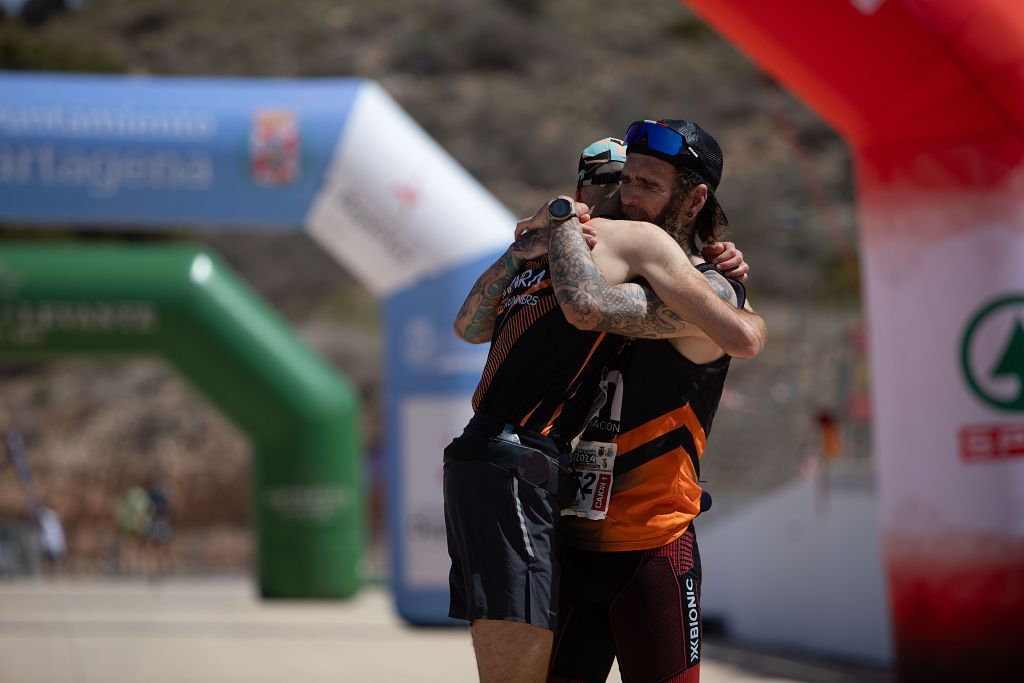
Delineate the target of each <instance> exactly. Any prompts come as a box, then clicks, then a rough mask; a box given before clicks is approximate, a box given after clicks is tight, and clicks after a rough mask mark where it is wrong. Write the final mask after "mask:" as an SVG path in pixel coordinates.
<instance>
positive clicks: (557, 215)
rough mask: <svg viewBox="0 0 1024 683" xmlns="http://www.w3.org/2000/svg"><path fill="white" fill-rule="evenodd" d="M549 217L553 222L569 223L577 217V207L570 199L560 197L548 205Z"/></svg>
mask: <svg viewBox="0 0 1024 683" xmlns="http://www.w3.org/2000/svg"><path fill="white" fill-rule="evenodd" d="M548 215H549V216H551V219H552V220H556V221H567V220H569V219H570V218H572V217H573V216H575V215H576V205H575V204H573V203H572V202H570V201H569V200H568V199H563V198H562V197H559V198H558V199H556V200H554V201H552V202H551V203H550V204H548Z"/></svg>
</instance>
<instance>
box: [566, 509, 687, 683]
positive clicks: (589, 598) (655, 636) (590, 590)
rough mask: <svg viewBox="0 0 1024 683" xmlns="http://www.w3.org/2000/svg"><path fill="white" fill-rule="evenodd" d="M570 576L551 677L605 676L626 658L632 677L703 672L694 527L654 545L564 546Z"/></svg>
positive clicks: (628, 680) (622, 667)
mask: <svg viewBox="0 0 1024 683" xmlns="http://www.w3.org/2000/svg"><path fill="white" fill-rule="evenodd" d="M560 555H561V560H562V581H561V586H562V588H561V598H560V601H559V617H558V629H557V630H556V631H555V645H554V651H553V652H552V655H551V670H550V672H549V677H548V681H549V682H550V683H570V682H571V683H575V682H577V681H579V682H583V681H605V680H607V678H608V673H609V671H611V666H612V661H613V660H614V659H615V658H616V657H618V660H619V671H620V672H621V673H622V680H623V681H624V683H634V682H641V681H642V682H644V683H646V682H648V681H651V682H653V681H675V682H678V683H696V681H698V680H699V677H700V648H701V624H700V580H701V570H700V555H699V554H698V552H697V539H696V535H695V534H694V531H693V525H692V524H691V525H690V528H688V529H687V530H686V533H684V534H683V535H682V536H680V537H679V538H678V539H677V540H675V541H673V542H672V543H669V544H668V545H665V546H662V547H660V548H654V549H651V550H637V551H629V552H593V551H586V550H578V549H575V548H570V547H568V546H565V545H562V546H561V551H560Z"/></svg>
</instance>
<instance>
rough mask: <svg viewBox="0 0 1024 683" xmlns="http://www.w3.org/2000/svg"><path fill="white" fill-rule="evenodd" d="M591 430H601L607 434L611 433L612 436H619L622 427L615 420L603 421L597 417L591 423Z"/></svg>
mask: <svg viewBox="0 0 1024 683" xmlns="http://www.w3.org/2000/svg"><path fill="white" fill-rule="evenodd" d="M589 426H590V428H592V429H600V430H602V431H605V432H611V433H612V434H618V433H619V431H620V429H621V427H620V425H619V423H618V422H616V421H615V420H602V419H601V418H599V417H595V418H594V419H593V420H591V421H590V425H589Z"/></svg>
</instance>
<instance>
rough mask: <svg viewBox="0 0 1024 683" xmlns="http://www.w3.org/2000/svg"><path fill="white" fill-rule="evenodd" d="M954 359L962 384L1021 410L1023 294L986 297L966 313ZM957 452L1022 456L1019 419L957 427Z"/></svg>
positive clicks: (1023, 428) (973, 456)
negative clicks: (957, 357)
mask: <svg viewBox="0 0 1024 683" xmlns="http://www.w3.org/2000/svg"><path fill="white" fill-rule="evenodd" d="M960 359H961V364H962V369H963V373H964V378H965V380H966V381H967V386H968V387H970V389H971V391H972V392H973V393H974V395H975V396H976V397H977V398H978V399H980V400H981V402H982V403H984V404H985V405H987V406H989V407H991V408H996V409H998V410H1003V411H1009V412H1013V413H1021V412H1024V294H1016V295H1010V296H1004V297H1000V298H998V299H995V300H993V301H990V302H988V303H987V304H985V305H984V306H982V307H981V308H980V309H979V310H978V311H977V312H976V313H975V314H974V315H973V316H972V317H971V319H970V321H969V322H968V323H967V327H966V330H965V331H964V335H963V341H962V343H961V348H960ZM960 457H961V458H962V459H963V460H964V461H965V462H971V463H986V462H995V461H1000V460H1006V459H1009V458H1019V457H1024V424H1020V423H1018V424H998V423H996V424H974V425H963V426H961V428H960Z"/></svg>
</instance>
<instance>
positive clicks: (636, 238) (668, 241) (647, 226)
mask: <svg viewBox="0 0 1024 683" xmlns="http://www.w3.org/2000/svg"><path fill="white" fill-rule="evenodd" d="M590 225H592V226H593V227H594V229H595V230H597V237H598V242H599V243H600V242H602V241H603V242H606V243H607V244H608V246H609V247H611V248H612V249H613V250H614V251H615V252H617V253H620V254H622V255H623V256H626V255H628V254H630V253H635V252H638V251H641V252H642V251H650V250H652V249H659V248H660V249H665V248H670V247H673V246H678V245H676V243H675V241H674V240H673V239H672V237H671V236H669V234H668V233H667V232H665V231H664V230H662V229H661V228H659V227H658V226H657V225H654V224H653V223H645V222H643V221H625V220H612V219H609V218H594V219H592V220H591V221H590Z"/></svg>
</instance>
